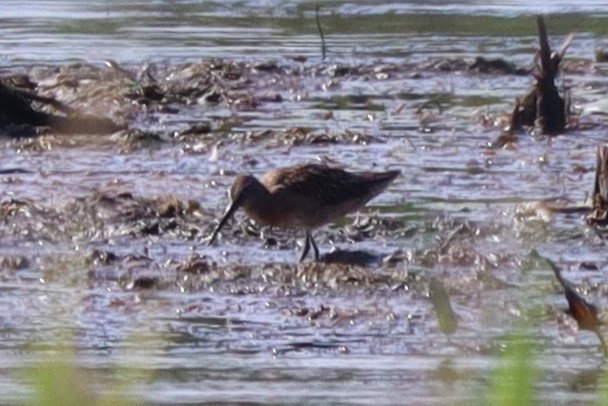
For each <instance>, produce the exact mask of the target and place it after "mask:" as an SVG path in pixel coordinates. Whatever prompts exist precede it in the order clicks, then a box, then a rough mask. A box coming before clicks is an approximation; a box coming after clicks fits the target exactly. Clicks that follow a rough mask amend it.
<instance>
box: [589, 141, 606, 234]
mask: <svg viewBox="0 0 608 406" xmlns="http://www.w3.org/2000/svg"><path fill="white" fill-rule="evenodd" d="M587 223H588V224H590V225H595V226H606V225H608V147H606V146H604V145H600V146H598V147H597V167H596V168H595V182H594V183H593V211H592V212H591V213H590V214H589V215H588V216H587Z"/></svg>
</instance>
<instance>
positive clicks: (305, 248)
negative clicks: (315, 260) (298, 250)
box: [300, 231, 314, 262]
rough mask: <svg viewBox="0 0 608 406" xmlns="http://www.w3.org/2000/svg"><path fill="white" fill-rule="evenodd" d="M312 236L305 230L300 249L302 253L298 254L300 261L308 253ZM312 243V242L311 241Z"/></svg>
mask: <svg viewBox="0 0 608 406" xmlns="http://www.w3.org/2000/svg"><path fill="white" fill-rule="evenodd" d="M311 239H312V238H311V237H310V233H309V232H308V231H307V232H306V238H305V240H304V249H303V250H302V255H300V262H302V261H304V258H306V255H307V254H308V251H310V240H311ZM313 244H314V242H313Z"/></svg>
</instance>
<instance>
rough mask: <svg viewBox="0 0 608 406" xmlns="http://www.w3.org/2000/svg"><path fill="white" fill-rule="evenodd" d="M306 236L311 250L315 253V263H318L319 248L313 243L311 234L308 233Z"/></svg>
mask: <svg viewBox="0 0 608 406" xmlns="http://www.w3.org/2000/svg"><path fill="white" fill-rule="evenodd" d="M307 234H308V238H309V239H310V244H311V245H312V249H313V251H314V253H315V262H319V248H318V247H317V243H316V242H315V239H314V238H313V237H312V234H311V233H310V232H308V233H307Z"/></svg>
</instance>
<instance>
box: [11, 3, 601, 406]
mask: <svg viewBox="0 0 608 406" xmlns="http://www.w3.org/2000/svg"><path fill="white" fill-rule="evenodd" d="M570 3H571V2H562V3H555V2H554V3H552V5H551V6H550V7H545V6H538V5H532V6H530V5H528V4H527V2H519V1H513V2H509V3H507V4H505V3H503V4H501V5H500V6H492V7H490V8H487V7H486V6H484V5H483V4H481V3H480V2H476V1H470V2H459V3H457V4H454V3H453V2H390V1H374V2H371V1H370V2H343V1H336V2H327V3H326V4H325V5H324V6H323V7H322V8H321V13H320V15H321V22H322V24H323V26H324V28H325V34H326V39H327V46H328V57H327V59H326V60H325V61H323V60H322V59H321V55H320V44H319V37H318V34H317V31H316V23H315V20H314V3H312V2H307V1H298V2H291V1H290V2H286V1H285V2H283V1H278V0H277V1H264V2H257V1H252V2H246V1H245V2H238V3H235V4H231V3H228V4H226V3H219V2H174V1H172V2H169V1H156V2H151V3H149V2H134V1H96V2H79V3H78V4H77V3H75V2H69V1H52V0H49V1H37V2H36V1H23V2H18V3H17V4H15V3H11V4H10V5H9V4H7V5H4V6H3V10H2V12H1V14H0V17H1V19H2V24H0V34H1V35H0V44H1V45H2V49H3V62H4V63H3V66H2V73H3V74H6V75H8V74H13V73H15V72H30V73H31V76H32V77H33V78H35V79H36V80H38V81H40V82H41V83H42V84H44V85H45V86H46V89H47V90H46V91H48V92H52V91H53V90H52V86H51V85H52V82H53V80H56V79H57V72H55V71H54V70H53V69H54V67H56V66H61V67H65V66H74V65H70V64H73V63H76V62H85V63H86V64H90V65H92V66H94V67H95V68H96V69H99V70H101V71H102V72H111V70H110V68H108V67H104V65H103V63H104V61H105V60H106V59H113V60H115V61H116V62H117V63H118V64H119V65H120V66H121V67H123V68H124V69H127V70H129V71H131V72H138V71H139V70H140V69H141V68H142V66H143V65H144V64H146V63H148V64H151V66H152V68H151V69H152V72H153V75H154V76H156V77H157V78H161V80H165V81H166V82H167V83H172V82H171V81H172V80H175V82H179V81H180V80H188V78H189V77H188V76H187V75H186V74H185V73H184V71H187V70H188V69H194V68H196V67H198V66H199V65H197V64H204V63H206V61H207V62H208V60H209V58H222V59H226V60H229V61H236V62H238V63H243V64H246V63H251V64H256V63H270V62H272V63H275V64H276V65H277V66H278V68H277V70H276V71H273V70H269V71H264V70H262V69H257V70H256V69H251V70H248V71H247V72H250V74H251V75H252V77H253V78H254V79H255V80H252V81H250V82H247V81H244V82H243V83H242V92H243V93H245V94H246V95H248V96H252V97H253V98H256V100H260V101H261V102H260V103H259V104H257V105H255V106H254V107H251V106H247V105H246V104H243V103H242V104H238V103H233V104H227V103H219V104H216V105H214V104H209V103H198V102H197V103H194V104H192V105H188V106H183V105H180V109H179V111H178V112H177V113H176V112H173V111H171V110H169V109H165V110H163V109H159V110H153V109H151V110H150V112H149V113H148V114H142V113H141V110H136V109H135V108H133V109H132V111H131V109H130V108H128V107H127V109H128V111H126V112H119V113H124V114H125V115H126V116H129V114H132V116H129V118H130V119H131V121H130V124H131V126H132V128H139V129H144V130H146V129H152V130H155V131H158V132H159V133H162V134H165V135H166V134H171V133H173V132H179V131H181V130H183V129H185V128H187V127H189V126H191V125H192V124H193V123H200V122H205V123H209V124H210V126H211V128H212V131H211V133H210V135H204V136H192V137H188V138H183V139H182V138H168V139H167V138H165V139H161V140H157V141H153V142H152V141H143V142H141V143H129V142H126V141H125V140H124V139H123V138H121V137H119V136H116V135H104V136H86V135H75V136H67V135H58V136H43V137H41V138H40V139H38V140H36V139H34V140H31V139H26V140H18V141H14V140H10V139H9V138H8V136H6V135H3V141H2V143H3V148H1V149H0V169H6V168H18V169H21V170H23V171H25V173H14V174H2V175H0V184H1V186H0V187H1V190H2V196H1V202H5V203H7V202H10V201H11V200H10V199H14V201H16V202H18V203H19V202H20V203H23V206H19V204H20V203H19V204H17V206H18V207H17V208H15V209H14V210H15V211H12V210H13V209H12V207H13V206H11V208H7V209H6V212H5V211H2V212H1V213H2V224H1V225H0V241H1V244H0V257H2V259H3V261H2V262H0V264H1V266H2V270H1V274H0V303H2V308H3V309H5V311H4V312H2V315H1V316H0V332H1V333H2V339H1V340H0V354H1V356H0V369H1V370H2V373H1V374H0V388H2V390H0V393H1V394H2V395H0V398H1V399H2V401H3V402H22V401H24V399H27V397H28V395H29V390H30V386H29V384H28V382H27V379H26V378H24V376H25V374H23V370H24V369H28V368H33V367H35V366H36V365H38V363H39V362H40V359H41V357H44V356H45V355H48V354H51V353H53V352H54V350H55V347H54V343H56V341H57V340H59V338H60V337H69V340H72V341H74V343H75V347H76V357H77V362H78V364H79V365H81V366H82V367H83V368H85V369H86V370H87V371H90V372H91V373H92V374H93V376H94V377H96V382H97V385H98V387H99V390H100V391H102V392H111V391H116V390H118V389H117V387H118V385H117V382H120V373H119V372H120V371H123V370H127V369H129V370H133V371H134V373H133V374H134V376H133V377H130V378H129V379H128V381H129V382H130V383H129V384H128V385H127V388H126V389H125V390H126V391H127V393H128V394H129V395H130V396H133V397H134V398H136V399H141V400H143V401H144V402H149V403H201V402H209V403H221V402H227V403H236V402H253V403H275V404H285V403H298V404H319V403H336V404H339V403H343V404H369V403H374V404H395V403H402V402H403V400H404V399H408V402H411V403H412V404H454V403H455V402H463V403H468V402H471V401H474V400H475V399H478V398H479V396H481V395H482V394H483V393H485V392H484V391H485V390H487V388H488V387H489V376H490V375H491V371H492V370H493V368H495V367H496V363H497V354H498V353H500V352H501V351H502V349H504V347H505V346H508V344H509V339H508V336H509V334H511V333H512V332H513V331H515V330H516V328H518V326H521V325H524V326H525V327H524V328H523V330H524V335H525V336H526V338H527V339H528V340H529V341H530V342H532V343H534V344H535V346H534V348H535V363H536V365H537V366H538V368H539V370H540V371H541V374H540V378H539V382H538V384H537V389H538V397H539V400H540V401H542V403H547V404H570V403H581V404H584V403H590V402H592V401H593V400H594V399H595V396H596V392H597V391H598V388H599V389H600V390H601V389H603V388H602V384H601V383H600V382H601V380H600V379H599V377H601V376H602V374H603V373H604V372H605V366H604V361H603V360H602V357H601V353H600V351H599V350H598V346H597V339H596V337H595V336H594V335H592V334H588V333H585V332H579V333H577V332H576V329H575V327H573V325H574V323H573V322H572V321H571V320H568V318H567V316H565V315H563V314H562V313H561V310H562V309H563V308H565V307H566V302H565V300H564V298H563V295H562V293H561V290H560V288H559V287H558V285H557V284H556V281H555V280H554V276H553V274H552V272H551V270H550V269H549V268H548V267H547V266H545V265H543V261H542V260H538V259H537V258H536V256H535V255H534V254H533V251H534V250H536V251H538V252H539V253H540V254H541V255H543V256H546V257H549V258H552V259H553V260H554V261H555V262H556V263H558V264H559V265H560V266H561V267H562V268H563V269H564V270H565V272H564V276H565V277H566V278H567V279H568V280H571V281H572V282H573V283H574V284H575V285H577V286H582V291H583V293H586V294H588V295H589V298H590V300H591V301H594V302H595V303H597V304H598V305H599V307H600V308H604V307H605V302H606V301H605V296H606V284H605V277H604V275H603V270H605V269H606V267H607V264H606V256H605V243H604V241H603V240H602V239H600V238H599V237H598V236H597V234H596V233H595V232H594V231H593V230H591V229H590V228H589V227H587V226H585V222H584V220H583V218H582V216H581V215H579V214H577V215H572V214H570V215H565V214H553V215H549V214H548V213H547V212H546V211H545V210H538V207H536V208H534V207H532V208H530V206H529V205H528V206H526V205H527V204H528V203H534V202H540V201H544V200H546V199H563V200H568V201H570V202H573V203H575V204H583V203H584V202H585V199H586V198H587V196H588V195H589V194H590V192H591V190H592V184H593V179H594V171H595V167H594V165H595V153H596V147H597V145H598V144H600V143H601V142H602V141H603V139H604V138H605V135H606V128H605V125H604V124H603V123H604V121H605V114H606V110H604V111H603V114H601V111H600V114H589V113H587V111H589V110H588V107H589V106H592V105H594V103H596V104H597V103H598V102H602V101H603V100H604V98H605V94H606V90H607V87H608V81H607V80H606V72H607V71H608V66H606V64H601V63H596V62H595V56H594V51H595V50H596V49H601V48H602V47H603V48H605V47H606V46H608V36H607V35H608V32H607V31H608V30H607V29H606V27H608V25H607V24H606V22H607V20H608V14H607V13H606V10H605V5H604V4H603V2H600V1H585V2H579V3H576V5H572V4H570ZM539 12H548V13H553V15H552V16H551V17H549V18H548V19H547V25H548V27H549V33H550V39H551V40H552V43H553V46H554V47H558V46H559V44H560V43H561V41H562V40H563V39H564V37H565V36H566V35H567V34H568V33H569V32H575V39H574V42H573V44H572V46H571V47H570V49H569V50H568V53H567V57H566V60H565V61H564V66H565V71H566V72H565V74H564V81H565V83H566V84H567V86H568V87H570V88H571V92H572V101H573V105H574V108H575V111H576V112H578V113H581V112H582V113H583V114H582V116H581V118H580V121H581V123H582V124H584V125H581V126H580V127H579V128H578V129H575V130H572V131H570V132H569V133H568V134H567V135H564V136H560V137H557V138H555V139H549V138H546V137H541V136H530V135H521V136H520V137H519V140H518V142H517V143H516V144H515V145H512V146H511V147H510V148H489V143H491V142H492V141H494V140H495V139H496V138H497V137H498V135H499V134H500V132H501V128H500V125H495V124H494V122H495V121H499V119H500V118H501V117H502V116H503V115H505V114H507V113H508V112H509V111H510V110H511V108H512V103H513V101H514V99H515V97H517V96H520V95H522V94H523V93H524V92H525V90H526V88H527V86H529V85H530V84H531V83H532V79H531V78H530V77H529V76H527V75H513V74H480V73H478V72H471V71H467V70H466V69H453V70H447V71H445V70H442V69H441V68H437V67H436V64H437V63H440V62H445V61H446V60H449V59H457V58H461V59H464V60H473V59H474V58H475V57H476V56H480V55H482V56H484V57H487V58H496V57H502V58H505V59H506V60H507V61H509V62H513V63H515V64H516V65H517V66H520V67H524V68H529V67H531V65H532V60H533V55H534V50H535V46H536V45H535V44H536V43H537V38H536V29H535V22H534V15H535V14H536V13H539ZM294 58H295V60H294ZM201 60H202V62H201ZM181 64H191V65H181ZM179 66H186V68H185V69H181V68H179ZM340 67H349V68H350V70H347V71H346V73H345V74H343V75H342V74H336V69H339V68H340ZM104 69H105V70H104ZM74 72H76V73H77V74H80V73H82V72H81V71H80V70H78V69H77V68H74ZM252 72H253V73H252ZM180 74H181V75H183V76H184V77H183V78H181V79H180ZM172 78H177V79H172ZM237 82H238V81H237ZM57 95H58V97H59V96H62V94H61V93H58V94H57ZM276 95H279V96H280V98H276V97H275V96H276ZM63 96H64V97H65V98H66V99H67V100H70V97H72V96H71V95H70V94H63ZM243 100H245V98H243ZM125 106H128V104H127V103H124V104H118V103H116V104H109V105H106V107H107V109H108V110H104V111H103V112H104V113H105V112H114V113H115V111H114V110H117V109H122V108H124V107H125ZM82 107H84V108H86V106H82ZM585 109H587V110H585ZM133 112H136V114H135V113H133ZM98 113H99V111H98ZM117 114H118V113H117ZM300 127H301V128H304V129H306V131H310V134H312V135H313V136H314V135H323V136H325V135H327V136H329V137H334V138H335V139H333V141H332V142H313V141H310V137H309V138H306V137H304V138H303V139H300V138H297V137H295V136H294V133H295V132H297V131H296V129H298V128H300ZM294 137H295V138H294ZM294 140H295V141H294ZM316 160H326V161H329V162H334V163H339V164H342V165H344V166H345V167H347V168H350V169H352V170H385V169H387V170H388V169H400V170H401V171H402V172H403V176H401V177H400V178H398V179H397V180H396V181H395V182H394V183H393V184H392V185H391V186H390V187H389V188H388V190H387V191H386V192H385V193H383V194H381V195H380V196H378V197H377V198H376V199H374V200H373V201H372V203H371V204H370V205H368V209H366V210H364V211H363V212H362V213H361V214H359V215H357V216H355V215H353V216H351V217H349V218H348V219H346V220H341V221H340V222H338V223H337V224H335V225H330V226H327V227H325V228H323V229H321V230H318V231H317V232H316V234H315V235H316V241H317V243H318V244H319V248H320V250H321V252H322V253H328V252H329V251H331V250H332V249H333V248H334V247H337V248H339V249H341V250H351V251H352V250H362V251H364V253H368V254H371V258H372V259H371V260H370V262H369V263H368V264H367V265H366V266H353V265H336V264H331V265H325V264H321V265H315V264H309V263H307V264H304V265H299V266H297V265H296V264H295V263H296V260H297V258H298V250H299V246H298V245H297V243H296V241H297V240H298V239H299V240H301V238H302V237H303V236H302V235H300V234H298V233H295V232H286V231H281V230H268V229H263V228H262V229H252V230H251V229H248V228H247V226H246V224H247V223H246V221H245V219H244V217H243V215H238V216H237V219H238V220H239V221H233V222H231V223H230V224H229V226H228V227H227V228H226V230H225V231H224V232H223V233H222V238H220V240H219V242H218V243H217V244H215V245H214V246H213V247H207V246H206V245H205V238H206V237H207V236H208V235H209V233H210V232H211V230H212V229H213V226H214V224H215V220H216V219H217V218H218V217H219V216H220V215H221V213H222V211H223V209H224V208H225V206H226V204H227V203H228V202H227V196H226V189H227V188H228V187H229V185H230V184H231V182H232V180H233V178H234V175H235V174H237V173H243V172H250V173H253V174H256V175H260V174H263V173H264V172H266V171H268V170H270V169H272V168H275V167H281V166H288V165H293V164H296V163H300V162H306V161H316ZM121 193H122V194H123V195H121ZM127 193H129V194H131V196H126V194H127ZM171 196H175V197H176V198H177V199H179V200H180V201H187V200H195V201H197V202H199V204H200V207H198V208H197V209H193V210H189V209H188V210H186V209H184V210H183V213H182V214H180V215H179V216H172V215H166V216H165V215H163V214H162V212H163V210H162V207H165V206H164V205H166V204H167V200H170V197H171ZM587 203H588V202H587ZM7 207H8V206H7ZM159 207H161V209H159ZM526 207H528V210H524V209H525V208H526ZM195 253H196V254H200V255H203V256H205V257H202V258H200V266H201V267H202V268H200V269H202V270H199V271H198V272H191V268H188V266H187V265H191V262H189V260H192V255H193V254H195ZM390 256H392V260H389V259H388V257H390ZM19 261H21V262H19ZM186 268H187V269H188V270H190V271H188V270H184V269H186ZM433 276H435V277H439V278H440V279H441V280H442V281H443V283H444V284H445V286H446V288H447V290H448V292H449V295H450V298H451V300H452V305H453V307H454V310H455V312H456V313H457V315H458V318H459V325H458V329H457V331H456V333H455V334H454V335H453V336H451V337H450V338H449V339H448V338H447V337H446V336H445V335H444V334H442V333H441V331H440V329H439V327H438V322H437V317H436V313H435V311H434V309H433V306H432V304H431V301H430V300H429V299H428V282H429V279H430V278H431V277H433ZM117 371H118V372H117Z"/></svg>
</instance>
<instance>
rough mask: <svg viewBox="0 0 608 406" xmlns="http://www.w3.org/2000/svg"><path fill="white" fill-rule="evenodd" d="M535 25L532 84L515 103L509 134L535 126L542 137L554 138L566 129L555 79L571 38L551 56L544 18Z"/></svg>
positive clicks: (564, 110) (563, 105)
mask: <svg viewBox="0 0 608 406" xmlns="http://www.w3.org/2000/svg"><path fill="white" fill-rule="evenodd" d="M536 24H537V26H538V37H539V42H540V51H539V52H538V55H537V56H536V58H535V66H534V72H533V75H534V78H535V79H536V83H535V84H534V85H533V86H532V87H531V88H530V89H529V90H528V92H527V93H526V94H525V95H524V96H523V97H520V98H518V99H517V100H516V101H515V108H514V109H513V113H512V114H511V123H510V126H509V132H511V133H512V132H514V131H520V130H521V129H522V128H523V127H534V126H538V127H539V128H540V131H541V132H542V133H543V134H547V135H557V134H561V133H563V132H564V130H565V129H566V125H567V123H568V111H569V106H568V105H567V104H566V103H565V102H564V99H563V98H562V97H561V96H560V95H559V92H558V90H557V86H556V85H555V79H556V77H557V75H558V73H559V63H560V62H561V60H562V58H563V57H564V54H565V53H566V50H567V49H568V47H569V46H570V43H571V42H572V37H573V35H572V34H570V35H569V36H568V37H567V38H566V40H565V41H564V44H563V45H562V48H561V49H560V51H559V52H553V53H552V52H551V47H550V46H549V39H548V36H547V27H546V26H545V20H544V18H543V17H542V16H538V17H537V19H536Z"/></svg>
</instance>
